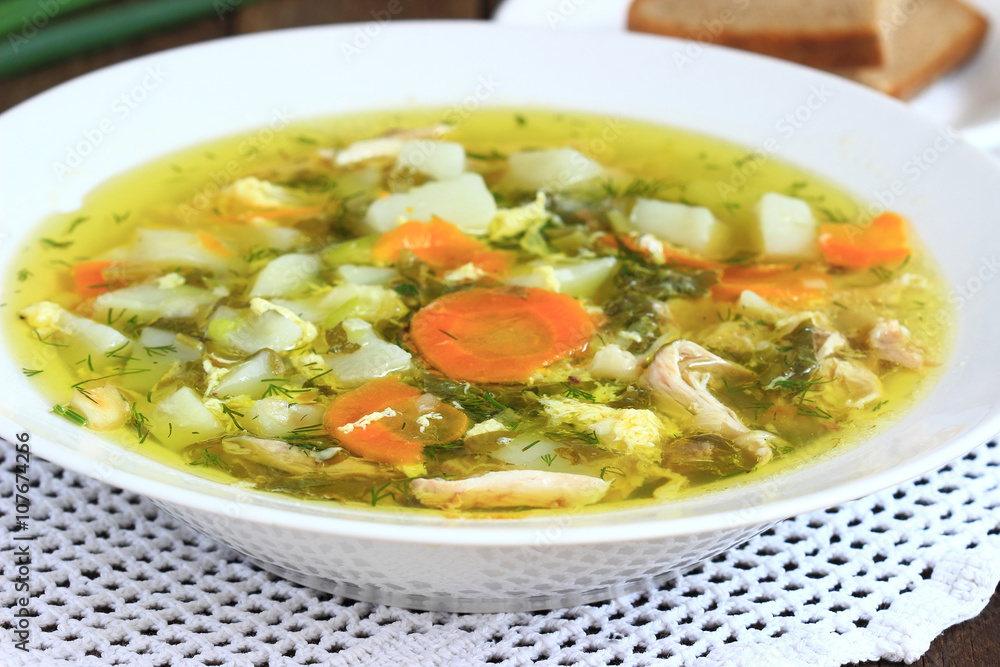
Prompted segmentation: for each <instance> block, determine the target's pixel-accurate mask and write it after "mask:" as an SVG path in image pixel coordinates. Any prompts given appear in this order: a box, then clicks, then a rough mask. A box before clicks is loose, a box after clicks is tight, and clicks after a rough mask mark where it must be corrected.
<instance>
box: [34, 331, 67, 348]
mask: <svg viewBox="0 0 1000 667" xmlns="http://www.w3.org/2000/svg"><path fill="white" fill-rule="evenodd" d="M32 331H34V332H35V338H37V339H38V342H39V343H42V344H43V345H51V346H52V347H69V345H64V344H62V343H53V342H52V341H50V340H49V339H50V338H52V336H53V335H54V334H55V332H52V333H50V334H48V335H47V336H44V337H43V336H42V334H40V333H38V329H32Z"/></svg>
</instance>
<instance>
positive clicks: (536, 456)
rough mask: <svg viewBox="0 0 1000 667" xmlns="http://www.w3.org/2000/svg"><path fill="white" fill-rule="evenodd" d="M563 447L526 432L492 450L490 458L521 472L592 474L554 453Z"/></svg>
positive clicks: (538, 434) (553, 441)
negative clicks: (544, 471) (541, 471)
mask: <svg viewBox="0 0 1000 667" xmlns="http://www.w3.org/2000/svg"><path fill="white" fill-rule="evenodd" d="M565 446H566V445H564V444H562V443H559V442H556V441H555V440H551V439H549V438H547V437H545V435H544V434H542V433H535V432H526V433H521V434H519V435H517V436H515V437H513V438H511V439H510V442H508V443H506V444H504V446H503V447H501V448H500V449H495V450H493V451H492V452H490V456H491V457H493V458H495V459H497V460H499V461H503V462H505V463H510V464H511V465H515V466H517V467H518V468H521V469H523V470H547V471H549V472H568V473H577V474H581V475H587V474H594V471H593V470H592V469H590V468H588V467H587V466H582V465H574V464H572V463H570V462H569V461H567V460H566V459H564V458H563V457H561V456H559V454H557V453H556V450H557V449H559V448H563V447H565Z"/></svg>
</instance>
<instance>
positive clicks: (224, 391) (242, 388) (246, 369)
mask: <svg viewBox="0 0 1000 667" xmlns="http://www.w3.org/2000/svg"><path fill="white" fill-rule="evenodd" d="M284 372H285V364H284V362H283V361H282V360H281V357H280V356H278V354H277V353H276V352H274V350H267V349H264V350H261V351H260V352H258V353H257V354H255V355H254V356H252V357H250V358H249V359H247V360H246V361H243V362H240V363H238V364H236V365H235V366H233V367H231V368H230V369H229V372H227V373H226V374H225V376H224V377H223V378H222V380H221V381H219V383H218V384H217V385H215V386H214V387H211V388H210V390H209V394H210V395H211V396H216V397H219V398H228V397H230V396H252V397H254V398H258V397H260V396H261V395H262V394H263V393H264V391H265V390H266V389H267V385H266V384H265V383H264V382H263V381H264V380H265V379H267V378H279V377H281V375H282V374H283V373H284Z"/></svg>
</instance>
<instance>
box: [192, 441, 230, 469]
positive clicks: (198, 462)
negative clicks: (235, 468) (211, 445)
mask: <svg viewBox="0 0 1000 667" xmlns="http://www.w3.org/2000/svg"><path fill="white" fill-rule="evenodd" d="M188 465H192V466H205V467H206V468H208V467H212V468H219V469H220V470H229V464H228V463H226V462H225V461H223V460H222V457H221V456H219V455H218V454H216V453H215V452H210V451H208V447H205V448H204V449H202V450H201V457H200V458H197V459H194V460H193V461H191V462H190V463H189V464H188Z"/></svg>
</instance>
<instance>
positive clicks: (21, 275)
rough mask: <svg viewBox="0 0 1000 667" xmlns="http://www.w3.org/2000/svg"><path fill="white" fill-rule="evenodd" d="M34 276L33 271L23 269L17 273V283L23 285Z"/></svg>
mask: <svg viewBox="0 0 1000 667" xmlns="http://www.w3.org/2000/svg"><path fill="white" fill-rule="evenodd" d="M33 275H34V274H33V273H31V271H29V270H28V269H21V270H20V271H18V272H17V281H18V282H21V283H23V282H24V281H25V280H27V279H28V278H30V277H31V276H33Z"/></svg>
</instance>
